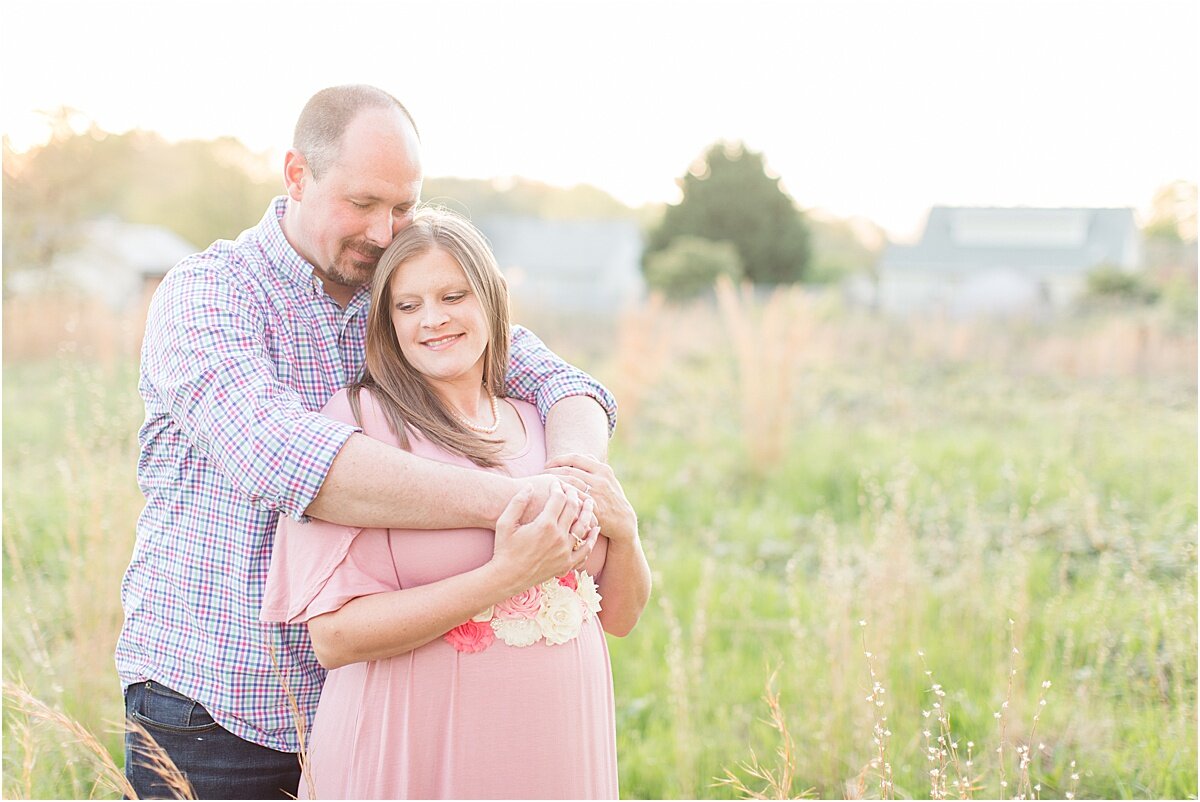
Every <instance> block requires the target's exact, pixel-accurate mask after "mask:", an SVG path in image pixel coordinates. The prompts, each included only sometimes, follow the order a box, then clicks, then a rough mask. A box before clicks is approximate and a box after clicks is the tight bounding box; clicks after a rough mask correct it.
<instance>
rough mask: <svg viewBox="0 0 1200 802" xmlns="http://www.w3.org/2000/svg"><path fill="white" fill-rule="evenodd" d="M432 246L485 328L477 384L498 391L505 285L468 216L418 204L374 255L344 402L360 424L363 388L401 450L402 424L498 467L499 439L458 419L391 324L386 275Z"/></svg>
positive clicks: (503, 369)
mask: <svg viewBox="0 0 1200 802" xmlns="http://www.w3.org/2000/svg"><path fill="white" fill-rule="evenodd" d="M433 250H441V251H445V252H446V253H447V254H449V255H450V256H452V257H453V258H454V260H455V261H456V262H458V264H459V266H461V267H462V269H463V272H464V273H466V276H467V283H468V284H469V285H470V287H471V291H472V292H473V293H475V297H476V298H478V299H479V304H480V306H481V307H482V308H483V316H484V319H485V320H486V321H487V325H488V333H487V335H488V336H487V346H486V347H485V349H484V352H483V355H484V361H483V384H484V386H486V387H487V389H488V390H489V391H490V392H491V393H492V394H493V395H496V396H503V395H504V394H505V393H504V377H505V375H506V373H507V372H508V358H509V356H508V355H509V343H510V338H511V331H510V329H511V324H510V313H509V306H508V287H507V286H506V285H505V282H504V277H503V276H501V275H500V268H499V267H498V266H497V264H496V257H495V256H494V255H493V254H492V249H491V248H490V247H489V246H488V243H487V240H486V239H485V238H484V236H483V234H482V233H481V232H480V231H479V229H477V228H476V227H475V226H474V225H472V224H471V222H470V221H468V220H467V219H465V218H464V217H462V216H460V215H458V214H456V213H454V212H451V211H449V210H447V209H443V208H440V207H436V206H424V207H421V208H419V209H417V211H416V212H415V213H414V215H413V220H412V223H411V224H410V225H409V226H408V227H407V228H405V229H404V230H403V231H401V232H400V233H399V234H398V235H397V236H396V238H395V239H394V240H392V244H391V245H390V246H389V247H388V249H387V250H386V251H384V253H383V256H381V257H380V258H379V265H378V267H377V268H376V269H375V277H374V279H372V281H373V285H372V289H371V309H370V312H369V313H368V315H367V342H366V349H367V359H366V366H365V367H364V369H363V375H362V378H361V379H359V381H357V382H355V383H354V384H352V385H350V387H349V388H348V392H349V396H350V406H351V409H352V410H353V412H354V417H355V419H356V420H358V421H359V423H360V425H361V423H362V415H361V407H360V403H359V393H360V392H361V391H362V390H363V389H368V390H370V391H371V393H372V395H373V396H374V397H375V399H376V400H377V401H378V403H379V405H380V407H382V408H383V411H384V414H385V415H386V417H387V421H388V424H389V425H390V426H391V427H392V431H393V433H394V434H395V435H396V437H397V439H398V440H399V441H400V445H401V446H402V447H404V448H406V449H409V448H411V446H410V444H409V440H408V436H407V433H406V432H405V430H404V427H405V425H406V424H407V425H408V426H411V427H413V428H414V429H416V430H418V431H419V432H420V433H421V434H422V435H423V436H424V437H425V438H426V439H427V440H429V441H431V442H433V443H435V444H437V445H439V446H441V447H442V448H444V449H446V450H447V451H450V452H453V453H456V454H461V455H462V456H464V457H466V458H468V459H470V460H471V461H472V462H474V463H475V464H477V465H480V466H483V467H495V466H497V465H499V464H500V461H499V454H500V449H501V445H502V444H501V443H500V441H497V440H487V439H484V438H483V437H480V436H479V435H478V434H476V433H474V432H472V431H470V430H469V429H467V427H465V426H463V425H462V423H460V422H459V421H458V419H457V418H456V417H455V416H454V415H453V413H452V412H451V411H450V410H449V409H448V408H447V406H446V404H445V403H444V402H443V401H442V400H441V398H440V397H438V395H437V393H435V392H434V391H433V388H432V386H431V385H430V384H429V382H428V381H427V380H426V378H425V376H424V375H423V374H421V373H420V372H419V371H418V370H417V369H416V368H414V367H413V366H412V365H411V364H410V363H409V361H408V359H406V358H405V356H404V352H403V351H402V350H401V348H400V343H399V341H398V340H397V339H396V330H395V328H394V327H393V326H392V306H393V300H392V291H391V283H392V277H393V276H394V275H395V273H396V270H397V269H399V268H400V266H401V265H403V264H404V263H405V262H407V261H409V260H410V259H413V258H414V257H417V256H422V255H424V254H426V253H429V252H430V251H433Z"/></svg>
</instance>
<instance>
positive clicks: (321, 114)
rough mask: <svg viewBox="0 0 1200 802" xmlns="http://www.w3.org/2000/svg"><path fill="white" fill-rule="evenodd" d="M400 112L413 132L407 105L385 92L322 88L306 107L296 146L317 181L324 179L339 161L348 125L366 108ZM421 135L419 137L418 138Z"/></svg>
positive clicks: (371, 88)
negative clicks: (334, 163) (338, 157)
mask: <svg viewBox="0 0 1200 802" xmlns="http://www.w3.org/2000/svg"><path fill="white" fill-rule="evenodd" d="M391 108H395V109H399V110H400V112H401V113H402V114H404V116H405V118H407V119H408V122H409V123H410V124H411V125H412V127H413V131H416V130H417V124H416V122H414V121H413V118H412V115H411V114H409V113H408V109H406V108H404V104H403V103H401V102H400V101H399V100H396V98H394V97H392V96H391V95H390V94H388V93H387V92H385V91H383V90H382V89H378V88H376V87H374V86H368V85H367V84H347V85H345V86H331V87H329V88H328V89H322V90H321V91H320V92H317V93H316V94H315V95H313V96H312V97H311V98H309V101H308V103H306V104H304V109H303V110H302V111H301V112H300V119H298V120H297V121H296V132H295V135H294V136H293V138H292V147H294V148H295V149H296V150H298V151H300V152H301V153H303V154H304V158H305V160H306V161H307V162H308V168H309V170H311V171H312V174H313V177H314V178H320V177H321V175H322V174H324V172H325V171H326V170H327V169H329V166H330V165H332V164H333V162H334V161H335V160H336V159H337V155H338V148H339V147H340V145H341V141H342V134H344V133H345V132H346V126H348V125H349V124H350V122H351V121H352V120H353V119H354V118H355V117H356V116H357V115H358V113H359V112H360V111H362V110H363V109H391ZM419 137H420V134H418V138H419Z"/></svg>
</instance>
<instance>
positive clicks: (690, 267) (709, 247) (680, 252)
mask: <svg viewBox="0 0 1200 802" xmlns="http://www.w3.org/2000/svg"><path fill="white" fill-rule="evenodd" d="M720 276H728V277H729V278H730V279H731V280H733V281H734V282H735V283H736V282H738V281H741V279H742V259H741V257H740V256H738V252H737V248H736V247H734V245H733V243H732V242H724V241H722V242H713V241H712V240H707V239H703V238H702V237H689V236H687V235H686V234H685V235H683V236H679V237H676V238H675V239H674V240H672V241H671V244H670V245H668V246H667V247H666V248H664V249H662V250H661V251H657V252H656V253H653V254H651V255H650V256H649V257H647V258H646V283H647V284H649V285H650V286H651V287H652V288H654V289H656V290H662V291H663V293H665V294H666V295H667V296H668V297H671V298H691V297H694V296H696V295H699V294H700V293H702V292H705V291H706V290H711V289H712V287H713V284H714V283H715V282H716V280H717V278H718V277H720Z"/></svg>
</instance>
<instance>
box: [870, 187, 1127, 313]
mask: <svg viewBox="0 0 1200 802" xmlns="http://www.w3.org/2000/svg"><path fill="white" fill-rule="evenodd" d="M1101 265H1106V266H1110V267H1115V268H1119V269H1121V270H1127V271H1135V270H1138V269H1140V267H1141V240H1140V236H1139V233H1138V229H1137V225H1136V223H1135V222H1134V217H1133V210H1132V209H1048V208H1029V207H1017V208H977V207H946V206H935V207H934V208H933V209H931V210H930V212H929V218H928V220H927V221H926V224H925V230H924V232H923V234H922V236H921V239H920V241H919V242H918V243H917V244H916V245H897V244H889V245H888V247H887V249H886V250H885V251H884V254H883V257H882V259H881V260H880V263H879V271H878V281H877V283H876V285H875V286H874V288H867V287H865V286H862V285H860V286H859V287H858V288H857V289H856V290H854V291H853V293H854V294H855V295H856V296H857V297H858V299H859V300H863V301H868V302H871V303H873V305H874V306H875V307H876V308H878V309H880V310H881V311H884V312H891V313H898V314H924V313H931V312H935V313H942V314H946V315H949V316H952V317H965V316H972V315H989V314H990V315H1011V314H1024V313H1029V312H1037V311H1039V310H1042V311H1044V310H1049V309H1054V308H1059V307H1062V306H1065V305H1067V304H1068V303H1070V302H1071V301H1072V300H1073V299H1075V298H1076V297H1077V296H1078V295H1079V294H1080V293H1081V292H1082V290H1083V288H1084V285H1085V283H1086V280H1087V274H1088V272H1090V271H1091V270H1093V269H1094V268H1096V267H1099V266H1101ZM864 294H866V295H869V296H871V297H864Z"/></svg>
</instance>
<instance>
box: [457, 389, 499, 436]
mask: <svg viewBox="0 0 1200 802" xmlns="http://www.w3.org/2000/svg"><path fill="white" fill-rule="evenodd" d="M488 398H489V399H491V402H492V425H491V426H480V425H479V424H478V423H475V422H474V421H469V420H467V419H466V418H464V417H463V416H462V415H459V414H458V412H457V411H455V410H451V414H452V415H454V417H455V419H457V420H458V422H459V423H461V424H462V425H463V426H466V427H467V428H468V429H470V430H471V431H473V432H478V433H479V434H495V433H496V430H497V429H499V428H500V406H499V402H498V401H497V400H496V396H494V395H492V394H491V392H489V393H488Z"/></svg>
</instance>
